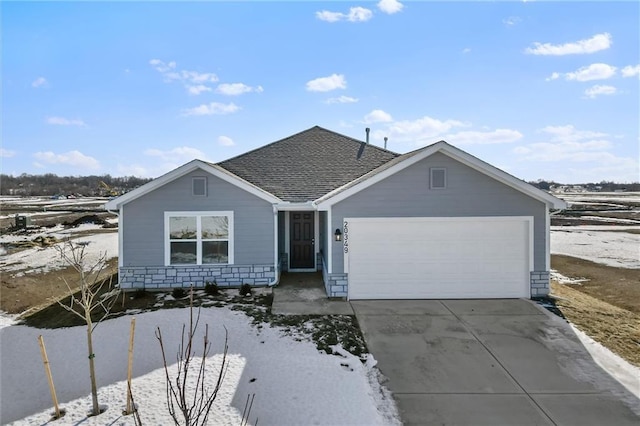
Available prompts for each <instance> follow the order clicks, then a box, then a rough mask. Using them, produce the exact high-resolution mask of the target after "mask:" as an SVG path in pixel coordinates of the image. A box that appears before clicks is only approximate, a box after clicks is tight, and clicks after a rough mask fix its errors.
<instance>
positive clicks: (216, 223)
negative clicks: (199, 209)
mask: <svg viewBox="0 0 640 426" xmlns="http://www.w3.org/2000/svg"><path fill="white" fill-rule="evenodd" d="M201 226H202V239H203V240H214V239H215V240H219V239H226V238H229V218H228V217H227V216H203V217H202V224H201Z"/></svg>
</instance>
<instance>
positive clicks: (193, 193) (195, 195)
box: [191, 176, 207, 197]
mask: <svg viewBox="0 0 640 426" xmlns="http://www.w3.org/2000/svg"><path fill="white" fill-rule="evenodd" d="M196 180H202V181H204V194H196V193H195V191H194V190H193V189H194V185H195V183H196ZM191 195H193V196H194V197H206V196H207V178H206V176H194V177H192V178H191Z"/></svg>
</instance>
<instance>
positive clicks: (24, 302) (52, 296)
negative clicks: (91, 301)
mask: <svg viewBox="0 0 640 426" xmlns="http://www.w3.org/2000/svg"><path fill="white" fill-rule="evenodd" d="M108 263H109V267H108V268H107V270H108V271H110V272H112V273H115V272H116V271H117V269H118V268H117V266H118V259H111V260H110V261H109V262H108ZM104 275H109V274H104ZM64 280H66V281H67V282H68V283H69V285H71V286H72V287H73V288H74V289H76V288H77V286H78V273H77V272H76V271H74V270H73V269H72V268H71V267H68V268H65V269H61V270H57V271H52V272H49V273H45V274H25V275H23V276H21V277H12V276H10V275H9V274H6V273H3V274H2V275H1V277H0V310H2V311H5V312H8V313H10V314H20V313H23V312H25V311H29V310H37V309H39V308H41V307H43V306H47V305H49V304H51V302H52V301H54V300H58V299H59V298H62V297H64V296H67V295H68V294H69V289H68V288H67V285H66V284H65V281H64Z"/></svg>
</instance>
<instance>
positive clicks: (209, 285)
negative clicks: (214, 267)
mask: <svg viewBox="0 0 640 426" xmlns="http://www.w3.org/2000/svg"><path fill="white" fill-rule="evenodd" d="M204 292H205V293H207V294H208V295H209V296H217V295H219V294H220V288H219V287H218V283H217V282H216V281H215V280H213V282H209V281H207V282H206V283H205V285H204Z"/></svg>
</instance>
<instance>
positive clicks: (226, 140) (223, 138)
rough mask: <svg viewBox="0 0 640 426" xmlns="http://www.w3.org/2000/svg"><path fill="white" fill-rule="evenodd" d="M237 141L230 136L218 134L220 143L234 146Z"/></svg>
mask: <svg viewBox="0 0 640 426" xmlns="http://www.w3.org/2000/svg"><path fill="white" fill-rule="evenodd" d="M235 144H236V143H235V142H234V141H233V139H231V138H230V137H229V136H218V145H222V146H234V145H235Z"/></svg>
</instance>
